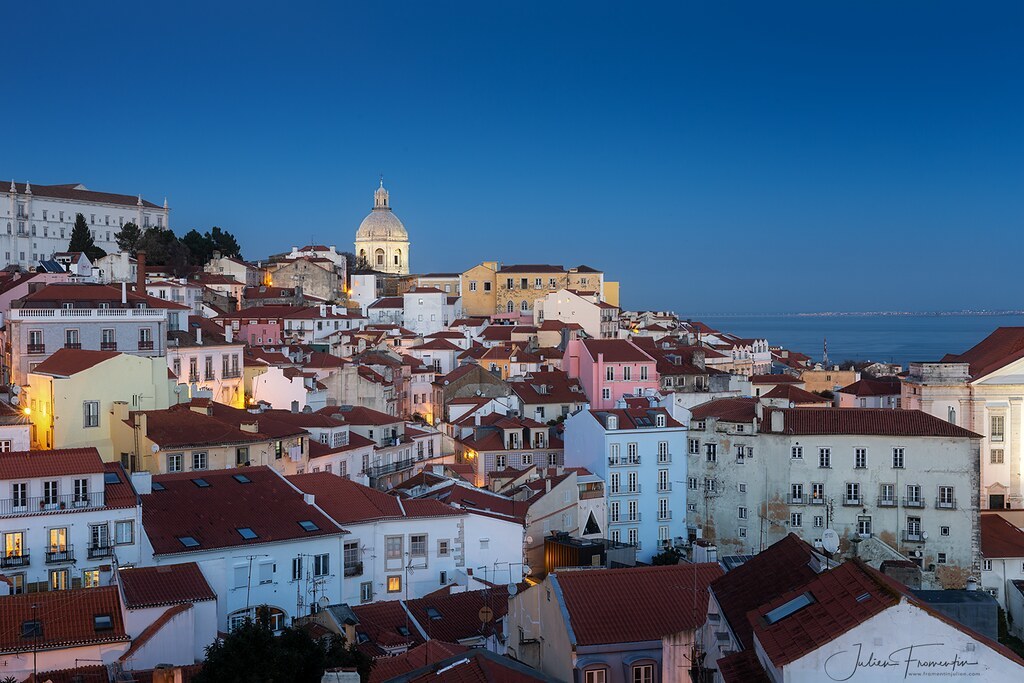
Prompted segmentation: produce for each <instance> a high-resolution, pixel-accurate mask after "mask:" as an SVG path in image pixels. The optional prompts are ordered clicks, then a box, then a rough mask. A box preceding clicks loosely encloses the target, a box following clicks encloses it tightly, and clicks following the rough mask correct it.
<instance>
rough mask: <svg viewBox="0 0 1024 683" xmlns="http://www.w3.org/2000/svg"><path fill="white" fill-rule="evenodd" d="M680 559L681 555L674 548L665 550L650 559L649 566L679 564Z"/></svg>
mask: <svg viewBox="0 0 1024 683" xmlns="http://www.w3.org/2000/svg"><path fill="white" fill-rule="evenodd" d="M681 557H682V555H681V554H680V553H679V551H678V550H676V549H675V548H665V549H664V550H662V551H661V552H660V553H658V554H657V555H655V556H654V557H652V558H651V564H653V565H664V564H679V560H680V558H681Z"/></svg>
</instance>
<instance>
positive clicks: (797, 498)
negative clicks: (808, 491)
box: [789, 493, 807, 505]
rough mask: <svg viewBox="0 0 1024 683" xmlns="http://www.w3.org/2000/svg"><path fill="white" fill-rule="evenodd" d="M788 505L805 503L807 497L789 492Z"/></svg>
mask: <svg viewBox="0 0 1024 683" xmlns="http://www.w3.org/2000/svg"><path fill="white" fill-rule="evenodd" d="M789 504H790V505H807V498H805V497H804V496H794V495H793V494H792V493H791V494H789Z"/></svg>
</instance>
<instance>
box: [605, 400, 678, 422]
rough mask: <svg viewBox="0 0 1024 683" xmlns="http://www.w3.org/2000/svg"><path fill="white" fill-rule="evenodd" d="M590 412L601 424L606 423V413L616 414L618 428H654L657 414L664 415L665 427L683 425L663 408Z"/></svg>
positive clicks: (613, 409) (614, 409)
mask: <svg viewBox="0 0 1024 683" xmlns="http://www.w3.org/2000/svg"><path fill="white" fill-rule="evenodd" d="M645 400H646V399H645ZM590 414H591V415H593V416H594V418H595V419H596V420H597V421H598V422H600V423H601V424H602V425H603V426H607V424H608V421H607V416H608V415H614V416H616V417H617V418H618V419H619V420H618V421H619V426H618V429H653V428H655V424H656V422H655V416H657V415H664V416H665V427H666V428H673V427H682V426H683V425H682V424H681V423H680V422H677V421H676V419H675V418H674V417H672V414H671V413H669V412H668V410H666V409H665V408H633V407H630V408H612V409H608V410H591V411H590Z"/></svg>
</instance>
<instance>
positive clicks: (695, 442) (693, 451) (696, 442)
mask: <svg viewBox="0 0 1024 683" xmlns="http://www.w3.org/2000/svg"><path fill="white" fill-rule="evenodd" d="M688 451H689V453H690V455H700V439H690V441H689V445H688Z"/></svg>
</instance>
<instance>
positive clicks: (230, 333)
mask: <svg viewBox="0 0 1024 683" xmlns="http://www.w3.org/2000/svg"><path fill="white" fill-rule="evenodd" d="M234 340H235V331H234V330H233V329H232V328H231V323H228V324H227V325H225V326H224V341H225V342H227V343H228V344H231V343H233V342H234Z"/></svg>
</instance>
